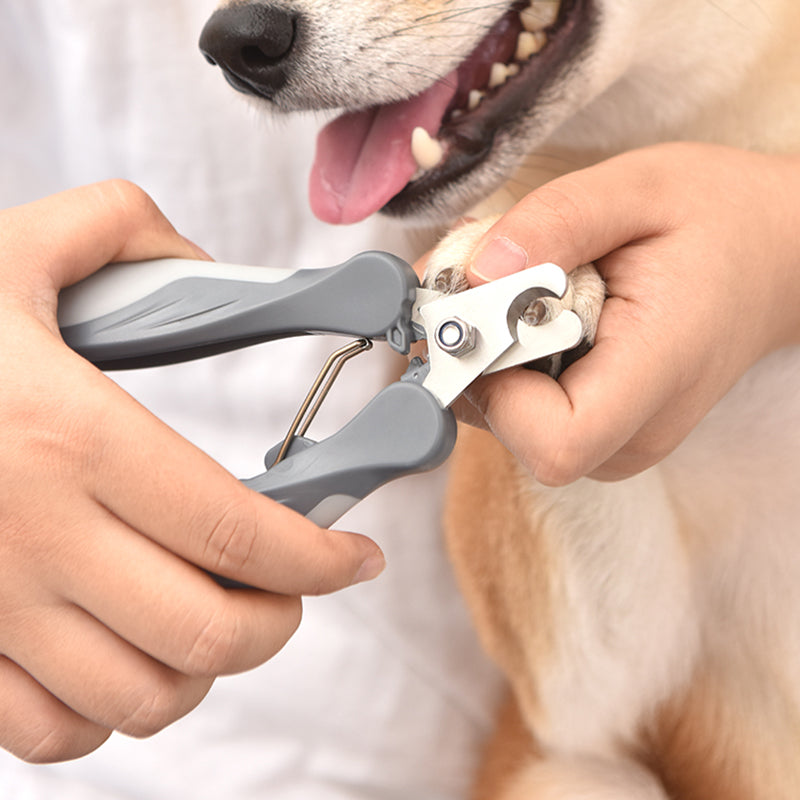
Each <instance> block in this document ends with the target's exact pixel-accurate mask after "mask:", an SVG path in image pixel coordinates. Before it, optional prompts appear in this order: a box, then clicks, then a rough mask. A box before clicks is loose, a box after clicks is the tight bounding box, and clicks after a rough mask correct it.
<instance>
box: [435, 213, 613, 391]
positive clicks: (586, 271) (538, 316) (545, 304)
mask: <svg viewBox="0 0 800 800" xmlns="http://www.w3.org/2000/svg"><path fill="white" fill-rule="evenodd" d="M497 219H499V217H498V216H494V217H488V218H486V219H482V220H478V221H477V222H470V223H467V224H466V225H462V226H461V227H459V228H456V229H455V230H452V231H450V233H448V234H447V236H445V237H444V238H443V239H442V240H441V241H440V242H439V244H438V245H437V246H436V248H435V249H434V251H433V252H432V253H431V256H430V259H429V261H428V267H427V269H426V270H425V279H424V285H425V287H426V288H428V289H436V290H437V291H440V292H444V293H445V294H453V293H455V292H461V291H464V290H465V289H468V288H469V283H468V282H467V279H466V276H465V264H466V263H467V261H468V259H469V257H470V254H471V253H472V251H473V250H474V249H475V246H476V245H477V244H478V242H479V241H480V239H481V237H482V236H483V234H484V233H485V232H486V231H487V230H488V229H489V228H490V227H491V226H492V225H493V224H494V223H495V222H496V221H497ZM604 300H605V284H604V283H603V279H602V278H601V277H600V275H599V273H598V272H597V270H596V269H595V268H594V266H593V265H592V264H584V265H583V266H581V267H578V268H577V269H574V270H572V272H570V273H569V281H568V284H567V291H566V292H565V293H564V296H563V297H562V298H555V297H542V298H538V299H537V300H534V301H533V302H532V303H531V304H530V305H528V306H527V307H526V308H525V310H524V311H523V313H522V319H523V320H525V322H527V323H528V324H530V325H542V324H544V323H546V322H549V321H550V320H552V319H555V318H556V317H557V316H558V315H559V314H560V313H561V312H562V311H563V310H565V309H566V310H568V311H574V312H575V313H576V314H577V315H578V317H579V319H580V321H581V325H582V326H583V336H582V339H581V342H580V343H579V344H578V345H577V346H576V347H575V348H574V350H572V351H570V352H569V353H567V354H564V355H560V354H559V355H555V356H553V357H551V358H549V359H545V362H546V363H543V364H537V365H536V368H537V369H542V370H543V371H545V372H549V373H550V374H551V375H553V376H557V375H558V374H559V373H560V372H561V371H562V370H563V369H566V367H567V366H568V365H569V364H571V363H572V362H573V361H575V360H576V358H579V357H580V356H581V355H583V354H584V353H585V352H586V351H587V350H588V349H589V348H590V347H591V346H592V345H593V344H594V340H595V335H596V333H597V323H598V320H599V318H600V311H601V309H602V307H603V302H604Z"/></svg>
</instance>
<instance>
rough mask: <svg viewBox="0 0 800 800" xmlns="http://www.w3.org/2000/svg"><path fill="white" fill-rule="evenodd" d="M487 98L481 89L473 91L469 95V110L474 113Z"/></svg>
mask: <svg viewBox="0 0 800 800" xmlns="http://www.w3.org/2000/svg"><path fill="white" fill-rule="evenodd" d="M484 97H485V95H484V93H483V92H482V91H480V90H479V89H472V90H471V91H470V93H469V99H468V100H467V108H468V109H469V110H470V111H474V110H475V109H476V108H477V107H478V106H479V105H480V104H481V100H483V98H484Z"/></svg>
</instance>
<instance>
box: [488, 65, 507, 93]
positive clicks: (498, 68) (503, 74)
mask: <svg viewBox="0 0 800 800" xmlns="http://www.w3.org/2000/svg"><path fill="white" fill-rule="evenodd" d="M507 80H508V67H507V66H506V65H505V64H501V63H500V62H497V63H495V64H492V71H491V72H490V73H489V88H490V89H494V88H495V86H502V85H503V84H504V83H505V82H506V81H507Z"/></svg>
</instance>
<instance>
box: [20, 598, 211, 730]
mask: <svg viewBox="0 0 800 800" xmlns="http://www.w3.org/2000/svg"><path fill="white" fill-rule="evenodd" d="M9 645H10V646H9ZM5 649H6V651H7V653H8V655H9V657H10V658H12V659H13V660H14V662H15V663H17V664H20V665H22V666H24V669H25V670H26V671H27V672H28V673H29V674H30V675H31V676H32V677H33V678H34V679H35V680H36V681H37V682H38V683H40V684H41V685H42V686H44V687H46V688H47V690H48V691H49V692H50V693H51V694H53V695H54V696H55V697H57V698H59V700H60V701H61V702H62V703H64V704H65V705H66V706H68V707H69V708H71V709H72V710H73V711H74V712H75V713H76V714H78V715H80V716H81V717H83V718H84V719H86V720H90V721H91V722H93V723H94V724H95V725H96V726H99V727H100V728H104V729H113V730H118V731H121V732H122V733H126V734H129V735H131V736H150V735H152V734H154V733H156V732H158V731H159V730H162V729H163V728H165V727H166V726H167V725H169V724H170V723H172V722H174V721H175V720H177V719H179V718H180V717H182V716H184V715H185V714H186V713H188V712H189V711H190V710H191V709H193V708H194V707H195V706H196V705H197V704H198V703H199V702H200V701H201V700H202V699H203V697H205V695H206V694H207V693H208V690H209V689H210V688H211V685H212V683H213V680H212V679H211V678H207V677H194V676H186V675H183V674H181V673H179V672H177V671H175V670H172V669H170V668H169V667H167V666H165V665H163V664H160V663H158V662H157V661H155V660H154V659H152V658H150V657H149V656H147V655H146V654H145V653H143V652H141V651H140V650H137V649H136V648H135V647H133V646H132V645H131V644H129V643H128V642H126V641H124V640H123V639H121V638H120V637H119V636H117V635H116V634H115V633H113V632H112V631H110V630H109V629H108V628H106V627H105V626H103V625H101V624H100V623H99V622H98V621H97V620H96V619H94V618H93V617H92V616H90V615H89V614H87V613H86V612H85V611H83V610H82V609H79V608H78V607H77V606H74V605H71V604H62V603H59V604H57V605H55V604H54V605H51V606H49V607H45V608H42V607H39V608H37V610H36V613H35V615H34V614H29V615H27V619H26V620H25V625H24V626H19V628H18V630H17V633H16V635H15V636H14V638H13V641H10V642H6V648H5Z"/></svg>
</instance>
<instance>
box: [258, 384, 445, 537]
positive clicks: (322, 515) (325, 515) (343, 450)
mask: <svg viewBox="0 0 800 800" xmlns="http://www.w3.org/2000/svg"><path fill="white" fill-rule="evenodd" d="M455 441H456V422H455V417H454V416H453V412H452V411H451V410H450V409H449V408H442V407H441V406H440V405H439V403H438V402H437V400H436V398H435V397H434V396H433V395H432V394H431V393H430V392H429V391H428V390H427V389H424V388H422V386H421V385H419V384H418V383H414V382H411V381H398V382H396V383H392V384H390V385H389V386H387V387H386V388H385V389H383V390H382V391H381V392H379V393H378V394H377V395H376V396H375V397H374V398H373V399H372V400H371V401H370V403H369V404H368V405H367V406H366V407H365V408H364V409H363V410H362V411H361V412H359V413H358V414H357V415H356V416H355V417H354V418H353V419H352V420H350V422H349V423H348V424H347V425H346V426H345V427H344V428H342V429H341V430H339V431H338V432H337V433H335V434H333V435H332V436H330V437H328V438H327V439H324V440H322V441H321V442H316V443H314V444H311V445H309V446H307V447H300V448H298V449H297V451H296V452H295V453H292V452H291V451H290V455H289V456H288V457H287V458H286V459H285V460H284V461H281V462H280V463H279V464H276V465H275V466H274V467H272V468H271V469H268V470H267V472H265V473H263V474H261V475H258V476H256V477H255V478H250V479H249V480H245V481H244V483H245V484H246V485H247V486H249V487H250V488H251V489H255V490H256V491H257V492H261V494H264V495H267V496H268V497H271V498H272V499H273V500H277V501H278V502H280V503H283V504H284V505H286V506H288V507H289V508H292V509H294V510H295V511H297V512H299V513H300V514H303V515H304V516H306V517H308V518H309V519H310V520H312V521H313V522H315V523H316V524H317V525H320V526H323V527H329V526H330V525H332V524H333V523H334V522H336V520H337V519H339V517H341V516H342V514H344V513H345V511H347V510H348V509H350V508H351V507H352V506H353V505H355V504H356V503H357V502H358V501H359V500H362V499H363V498H364V497H366V496H367V495H368V494H369V493H370V492H372V491H373V490H374V489H377V488H378V487H379V486H382V485H383V484H385V483H387V482H388V481H391V480H393V479H395V478H399V477H402V476H403V475H410V474H412V473H415V472H424V471H425V470H429V469H433V468H434V467H437V466H439V465H440V464H441V463H443V462H444V460H445V459H446V458H447V457H448V456H449V455H450V453H451V451H452V449H453V446H454V445H455Z"/></svg>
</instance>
